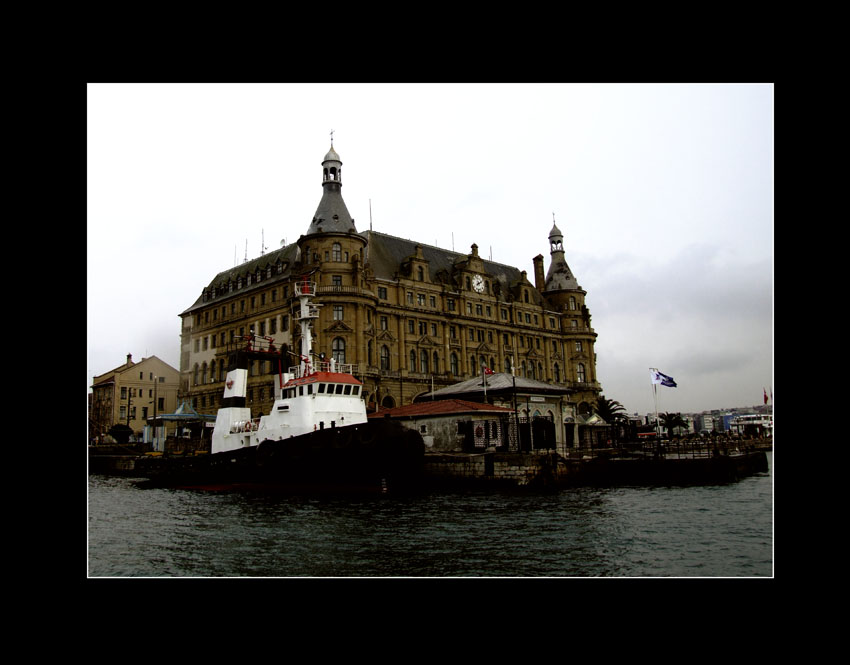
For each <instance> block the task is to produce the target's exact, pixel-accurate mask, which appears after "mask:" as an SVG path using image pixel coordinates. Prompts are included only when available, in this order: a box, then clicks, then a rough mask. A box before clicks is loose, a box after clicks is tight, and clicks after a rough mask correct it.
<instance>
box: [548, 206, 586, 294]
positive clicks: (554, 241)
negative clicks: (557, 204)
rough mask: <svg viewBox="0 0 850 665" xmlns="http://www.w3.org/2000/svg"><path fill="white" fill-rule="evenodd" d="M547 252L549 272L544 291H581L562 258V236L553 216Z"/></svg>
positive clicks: (564, 259) (565, 260)
mask: <svg viewBox="0 0 850 665" xmlns="http://www.w3.org/2000/svg"><path fill="white" fill-rule="evenodd" d="M549 252H550V256H551V257H552V259H551V263H550V264H549V272H548V274H547V275H546V283H545V285H544V289H543V290H544V291H546V292H547V293H551V292H554V291H582V288H581V287H580V286H579V284H578V281H576V278H575V275H573V273H572V271H571V270H570V267H569V266H568V265H567V259H566V258H565V257H564V234H563V233H561V230H560V229H559V228H558V225H557V224H555V223H554V215H553V220H552V230H551V231H549Z"/></svg>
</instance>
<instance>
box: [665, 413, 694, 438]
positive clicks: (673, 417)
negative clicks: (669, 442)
mask: <svg viewBox="0 0 850 665" xmlns="http://www.w3.org/2000/svg"><path fill="white" fill-rule="evenodd" d="M658 417H659V419H660V420H661V425H662V426H663V427H664V428H665V429H666V430H667V436H668V437H669V436H670V434H671V433H672V431H673V428H674V427H687V426H688V423H687V422H685V419H684V418H682V414H681V413H662V414H660V415H659V416H658Z"/></svg>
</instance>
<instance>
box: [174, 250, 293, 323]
mask: <svg viewBox="0 0 850 665" xmlns="http://www.w3.org/2000/svg"><path fill="white" fill-rule="evenodd" d="M299 258H300V250H299V248H298V245H297V244H295V243H292V244H291V245H287V246H286V247H281V248H280V249H276V250H273V251H271V252H269V253H268V254H263V255H262V256H258V257H257V258H255V259H251V260H249V261H246V262H245V263H240V264H239V265H238V266H234V267H233V268H229V269H227V270H223V271H222V272H220V273H218V274H217V275H216V276H215V277H213V279H212V280H211V281H210V282H209V284H207V286H205V287H204V288H203V289H202V291H201V295H199V296H198V299H197V300H196V301H195V302H194V303H193V304H192V305H191V306H190V307H188V308H187V309H186V310H185V311H184V312H181V314H180V316H183V315H184V314H188V313H189V312H191V311H192V310H194V309H197V308H198V307H202V306H204V305H209V304H210V303H211V302H212V301H213V300H215V297H213V298H209V299H207V300H204V294H203V292H204V291H208V290H213V289H214V288H215V287H216V285H222V286H224V285H226V284H227V283H228V282H229V281H230V280H233V281H234V282H235V281H236V279H237V278H238V277H240V276H243V277H244V276H245V275H248V274H255V273H256V272H257V271H258V270H259V271H260V272H261V273H264V272H265V270H266V268H268V266H269V265H274V264H276V263H277V262H278V260H279V261H281V263H286V264H289V265H288V266H287V268H286V269H284V271H283V273H281V274H276V275H275V274H273V275H272V276H271V277H269V278H265V274H263V279H262V280H261V281H259V282H255V283H253V284H250V285H248V286H243V287H242V288H241V289H240V290H239V293H250V292H251V291H253V290H255V289H260V288H267V287H268V286H269V284H272V283H274V282H281V281H288V280H289V277H290V270H289V267H290V266H291V265H292V264H293V263H295V261H297V260H298V259H299ZM233 293H235V292H233ZM233 293H230V294H226V293H225V294H222V295H220V296H218V297H219V298H221V299H222V300H224V299H225V297H226V296H227V295H233Z"/></svg>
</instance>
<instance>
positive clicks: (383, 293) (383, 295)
mask: <svg viewBox="0 0 850 665" xmlns="http://www.w3.org/2000/svg"><path fill="white" fill-rule="evenodd" d="M378 297H379V298H380V299H381V300H386V299H387V287H386V286H379V287H378Z"/></svg>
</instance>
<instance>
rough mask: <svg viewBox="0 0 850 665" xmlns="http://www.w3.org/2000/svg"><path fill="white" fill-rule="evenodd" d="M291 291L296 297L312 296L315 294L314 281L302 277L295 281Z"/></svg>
mask: <svg viewBox="0 0 850 665" xmlns="http://www.w3.org/2000/svg"><path fill="white" fill-rule="evenodd" d="M292 290H293V292H294V293H295V295H296V296H297V297H299V298H300V297H301V296H314V295H316V283H315V282H312V281H310V280H307V279H302V280H301V281H300V282H295V284H293V287H292Z"/></svg>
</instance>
